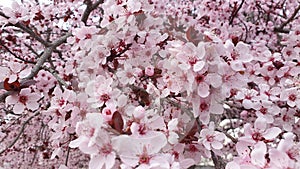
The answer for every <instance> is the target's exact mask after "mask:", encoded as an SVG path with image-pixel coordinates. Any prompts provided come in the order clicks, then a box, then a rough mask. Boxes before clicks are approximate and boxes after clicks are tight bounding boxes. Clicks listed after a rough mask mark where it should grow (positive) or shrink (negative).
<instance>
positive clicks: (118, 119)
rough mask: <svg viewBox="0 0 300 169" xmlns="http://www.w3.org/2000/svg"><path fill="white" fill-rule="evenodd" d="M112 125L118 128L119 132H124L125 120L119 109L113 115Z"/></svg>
mask: <svg viewBox="0 0 300 169" xmlns="http://www.w3.org/2000/svg"><path fill="white" fill-rule="evenodd" d="M111 127H112V128H113V129H115V130H117V131H118V132H119V133H122V132H123V127H124V121H123V118H122V115H121V114H120V112H118V111H116V112H114V114H113V116H112V122H111Z"/></svg>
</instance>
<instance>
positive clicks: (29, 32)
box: [0, 11, 50, 46]
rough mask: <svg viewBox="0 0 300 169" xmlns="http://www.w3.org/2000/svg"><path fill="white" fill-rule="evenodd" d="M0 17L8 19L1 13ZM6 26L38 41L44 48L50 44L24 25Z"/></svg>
mask: <svg viewBox="0 0 300 169" xmlns="http://www.w3.org/2000/svg"><path fill="white" fill-rule="evenodd" d="M0 16H2V17H4V18H6V19H9V17H8V16H6V15H5V14H4V13H3V12H1V11H0ZM7 26H15V27H18V28H20V29H21V30H23V31H24V32H26V33H28V34H29V35H30V36H31V37H33V38H34V39H36V40H37V41H39V42H40V43H42V44H43V45H44V46H49V45H50V43H49V42H47V41H45V40H44V39H43V38H42V37H40V36H39V35H37V34H36V33H35V32H33V31H32V30H31V29H30V28H29V27H28V26H26V25H24V24H23V23H20V22H18V23H16V24H11V23H10V24H7Z"/></svg>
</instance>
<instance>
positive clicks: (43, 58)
mask: <svg viewBox="0 0 300 169" xmlns="http://www.w3.org/2000/svg"><path fill="white" fill-rule="evenodd" d="M71 35H72V34H71V33H67V34H66V35H64V36H63V37H61V38H59V39H58V40H57V41H55V42H53V43H51V45H50V47H47V48H46V49H45V51H44V53H43V54H42V56H41V57H40V58H39V59H38V61H37V63H36V65H35V66H34V67H33V68H32V70H31V73H30V75H28V76H27V77H26V78H25V79H32V78H33V77H34V76H35V75H36V74H37V73H38V72H39V70H40V69H41V67H42V66H43V64H44V63H45V62H46V60H47V59H48V58H49V57H50V56H51V54H52V52H53V50H54V49H55V47H57V46H59V45H61V44H62V43H64V42H65V41H66V40H67V38H68V37H70V36H71Z"/></svg>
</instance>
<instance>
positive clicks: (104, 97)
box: [100, 94, 110, 102]
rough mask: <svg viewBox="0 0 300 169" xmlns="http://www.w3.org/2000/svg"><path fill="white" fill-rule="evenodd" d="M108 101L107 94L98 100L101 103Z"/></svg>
mask: <svg viewBox="0 0 300 169" xmlns="http://www.w3.org/2000/svg"><path fill="white" fill-rule="evenodd" d="M109 99H110V97H109V95H108V94H103V95H101V96H100V100H101V101H103V102H107V101H108V100H109Z"/></svg>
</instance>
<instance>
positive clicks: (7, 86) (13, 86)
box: [3, 78, 21, 91]
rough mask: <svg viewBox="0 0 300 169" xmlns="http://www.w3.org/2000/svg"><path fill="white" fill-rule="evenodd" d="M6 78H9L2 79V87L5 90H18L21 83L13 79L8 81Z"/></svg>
mask: <svg viewBox="0 0 300 169" xmlns="http://www.w3.org/2000/svg"><path fill="white" fill-rule="evenodd" d="M8 80H9V79H8V78H6V79H5V80H4V83H3V87H4V89H5V90H7V91H18V90H19V89H20V87H21V84H20V82H19V81H18V80H16V81H14V82H12V83H9V82H8Z"/></svg>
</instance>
